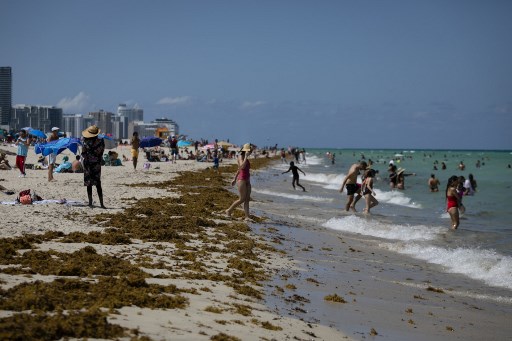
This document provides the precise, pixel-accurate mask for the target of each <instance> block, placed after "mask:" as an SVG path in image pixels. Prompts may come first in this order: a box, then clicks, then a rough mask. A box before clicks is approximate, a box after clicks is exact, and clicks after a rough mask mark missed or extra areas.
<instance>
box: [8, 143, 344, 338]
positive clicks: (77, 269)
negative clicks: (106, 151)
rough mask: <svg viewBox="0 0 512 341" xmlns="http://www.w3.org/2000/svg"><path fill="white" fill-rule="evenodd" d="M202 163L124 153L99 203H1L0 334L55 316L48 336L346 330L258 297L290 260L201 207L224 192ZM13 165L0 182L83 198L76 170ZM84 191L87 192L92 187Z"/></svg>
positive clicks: (49, 195)
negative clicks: (131, 159)
mask: <svg viewBox="0 0 512 341" xmlns="http://www.w3.org/2000/svg"><path fill="white" fill-rule="evenodd" d="M4 149H5V148H4ZM31 154H32V155H31ZM64 154H66V153H64ZM29 156H30V157H34V155H33V153H32V150H31V151H30V152H29ZM61 158H62V155H59V159H58V160H59V161H60V160H61ZM27 163H34V162H33V161H31V160H27ZM139 163H140V167H141V166H142V162H139ZM226 163H228V164H229V163H230V162H226ZM226 163H222V164H221V165H222V167H221V171H225V168H226V167H224V165H225V164H226ZM141 168H142V167H141ZM206 168H211V164H205V163H198V162H195V161H190V162H187V161H178V163H177V164H171V163H167V162H165V163H152V167H151V168H150V169H149V170H148V171H142V170H139V171H137V172H134V171H133V169H132V167H131V164H129V163H128V164H127V165H126V166H124V167H102V185H103V191H104V195H105V205H106V206H107V208H109V209H108V210H103V209H99V208H94V209H90V208H89V207H83V206H80V205H74V206H70V205H66V204H57V203H48V204H42V205H14V206H12V205H0V209H1V213H2V216H3V217H5V219H4V222H3V227H2V228H1V231H2V239H1V242H2V243H3V249H4V250H7V251H8V253H6V252H5V251H4V254H3V255H2V258H1V259H2V262H1V264H2V265H1V266H0V270H1V272H0V286H1V290H2V299H1V300H0V309H2V310H1V312H0V317H1V319H0V325H1V326H2V327H1V328H0V335H2V337H5V338H9V337H14V336H15V335H16V334H12V333H21V335H24V336H23V337H26V338H31V337H35V336H37V334H33V333H38V332H39V333H50V331H52V330H55V329H59V328H60V330H61V334H54V335H53V336H49V337H50V338H52V337H56V338H61V337H79V338H80V337H88V338H103V339H110V338H119V337H122V338H126V337H128V338H130V337H131V338H132V339H134V340H139V339H140V340H147V339H155V340H160V339H173V340H176V339H177V340H181V339H182V340H186V339H197V340H209V339H217V340H237V339H241V340H259V339H261V338H267V339H271V338H274V337H277V338H279V339H283V338H290V339H293V338H296V339H307V338H310V337H312V335H315V337H317V338H320V339H342V338H343V339H348V338H347V337H345V336H344V335H343V334H341V333H340V332H338V331H337V330H335V329H332V328H329V327H325V326H322V325H318V324H311V323H306V322H303V321H301V320H299V319H294V318H289V317H287V316H282V315H278V314H275V313H273V312H272V311H270V310H269V309H268V308H267V307H266V306H265V305H264V301H262V300H261V299H260V298H261V297H262V293H261V290H262V287H261V285H265V283H266V282H265V281H266V280H268V278H269V277H268V276H270V275H271V274H272V273H273V272H279V271H281V269H284V268H287V267H289V266H291V263H290V262H289V261H287V260H285V259H283V257H282V256H281V254H280V253H279V252H276V251H275V250H274V248H273V246H272V243H269V242H267V241H264V240H263V241H262V240H260V238H259V237H258V236H256V235H254V234H253V233H251V232H250V229H249V228H248V227H247V225H245V224H243V223H241V222H239V221H238V220H229V221H226V220H224V219H223V218H222V217H218V216H215V215H212V212H217V211H220V209H219V207H222V208H223V207H224V206H226V205H227V204H228V203H231V202H232V201H233V200H234V198H235V195H234V194H232V193H230V192H229V191H227V190H225V187H226V186H225V185H226V181H225V180H224V179H223V178H222V176H220V175H217V174H216V173H215V172H213V170H211V169H206ZM5 172H8V173H5ZM231 174H232V173H231V172H230V173H229V177H231ZM17 176H18V171H17V170H12V171H2V172H0V178H1V179H3V180H2V181H0V184H1V185H3V186H4V187H6V188H8V189H12V190H14V191H15V192H16V193H18V192H19V191H20V190H23V189H28V188H30V189H32V190H35V191H36V192H37V193H38V195H40V196H42V197H43V198H44V199H55V200H61V199H64V198H65V199H66V200H67V201H77V202H85V201H86V199H85V198H86V197H87V195H86V191H85V188H84V186H82V179H83V175H82V174H73V173H65V174H58V175H56V179H57V181H56V182H51V183H48V182H47V181H46V176H47V171H46V170H27V177H26V178H18V177H17ZM204 184H206V186H205V185H204ZM14 196H15V195H14ZM93 197H94V200H95V201H96V202H97V197H96V193H95V190H94V189H93ZM1 198H2V199H1V200H2V201H6V200H5V199H6V198H7V196H6V195H5V194H2V196H1ZM11 200H12V199H11ZM226 207H227V206H226ZM238 215H240V216H241V215H242V213H241V212H240V211H237V212H235V216H238ZM255 218H256V220H258V219H257V217H255ZM27 290H29V291H32V290H33V291H34V292H37V293H38V294H36V296H31V295H28V296H27V294H26V292H27ZM84 294H85V295H86V296H83V295H84ZM98 295H100V296H98ZM89 296H91V297H96V298H95V299H94V300H92V301H90V300H89V298H88V297H89ZM71 297H75V298H71ZM84 309H85V310H84ZM36 312H37V313H36ZM70 326H71V327H70ZM93 326H96V328H93ZM98 326H101V327H98ZM66 327H67V329H66ZM78 331H80V332H81V334H77V333H78ZM100 331H101V332H100ZM17 335H20V334H17Z"/></svg>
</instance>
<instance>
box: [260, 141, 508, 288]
mask: <svg viewBox="0 0 512 341" xmlns="http://www.w3.org/2000/svg"><path fill="white" fill-rule="evenodd" d="M327 152H330V153H335V154H336V158H335V163H334V164H332V163H331V161H330V160H329V159H328V158H327V157H326V153H327ZM396 154H401V155H403V157H395V155H396ZM363 155H364V158H365V159H366V160H369V159H371V160H372V161H373V162H374V166H373V168H374V169H376V170H378V171H379V176H378V177H377V179H376V181H375V184H374V187H375V189H376V192H377V196H376V198H377V200H379V202H380V204H379V205H378V206H377V207H375V208H374V209H372V215H371V216H367V215H364V214H361V213H357V214H353V213H347V212H345V211H344V205H345V202H346V198H347V196H346V192H344V193H339V189H340V186H341V183H342V181H343V178H344V177H345V175H346V172H347V171H348V169H349V167H350V166H351V165H352V164H353V163H355V162H357V161H359V160H361V159H362V158H363ZM397 158H398V160H397ZM392 159H393V160H394V162H395V164H396V165H397V166H398V167H402V168H405V169H406V173H415V175H414V176H408V177H406V181H405V184H406V188H405V190H403V191H402V190H392V189H390V187H389V184H388V181H387V176H388V173H387V167H388V163H389V161H390V160H392ZM291 160H292V158H291V157H289V159H288V161H291ZM436 160H437V161H438V165H437V167H438V170H433V166H434V162H435V161H436ZM478 160H480V164H481V166H480V167H479V168H478V167H476V163H477V161H478ZM461 161H463V163H464V164H465V165H466V168H465V170H464V171H461V170H459V169H458V165H459V163H460V162H461ZM441 162H445V164H446V166H447V169H446V170H441ZM509 164H512V154H511V152H509V151H506V152H505V151H439V150H437V151H434V150H431V151H428V150H416V151H414V150H408V151H403V150H340V149H329V150H328V149H311V150H307V153H306V162H305V163H303V162H302V163H300V164H298V166H299V167H300V168H301V169H302V170H303V171H304V172H305V173H306V176H303V175H302V174H301V183H302V185H304V186H305V187H306V189H307V192H305V193H304V192H302V191H300V190H297V191H295V190H293V188H292V186H291V176H290V175H289V174H286V175H280V173H281V172H282V171H285V170H287V169H288V164H279V163H278V164H275V165H273V166H271V167H270V168H269V169H267V170H265V171H262V172H259V173H258V174H256V176H254V179H253V182H254V184H253V191H254V197H255V199H256V200H261V201H262V202H268V203H271V204H268V205H266V206H265V205H263V207H264V209H265V210H268V211H269V212H270V211H271V212H272V213H274V214H281V215H282V216H285V217H286V218H287V219H291V220H292V221H296V222H297V225H301V224H302V223H304V222H306V223H308V224H313V225H315V226H320V227H322V228H325V229H331V230H335V231H339V233H340V234H342V233H350V234H357V235H359V236H360V237H363V238H371V239H377V240H379V241H380V244H379V245H380V247H382V248H384V249H387V250H391V251H394V252H397V253H400V254H403V255H405V256H408V257H414V258H417V259H422V260H425V261H427V262H429V263H433V264H439V265H441V266H442V268H443V269H445V271H447V272H454V273H461V274H464V275H466V276H468V277H470V278H473V279H479V280H482V281H483V282H484V283H486V284H487V285H491V286H497V287H503V288H508V289H512V209H511V207H510V201H509V198H510V197H511V196H510V190H511V186H512V185H511V181H510V179H511V175H512V169H510V168H508V165H509ZM432 173H433V174H435V175H436V177H437V178H438V179H439V180H440V181H441V186H440V191H439V192H437V193H431V192H430V191H429V188H428V186H427V182H428V179H429V177H430V174H432ZM469 173H472V174H473V175H474V178H475V180H476V181H477V183H478V187H477V192H476V194H475V195H474V196H466V197H464V199H463V203H464V205H465V206H466V213H465V214H464V215H463V216H462V218H461V224H460V227H459V230H457V231H452V230H450V219H449V216H448V214H447V213H446V203H445V195H444V190H445V188H446V181H447V179H448V178H449V177H450V176H452V175H463V176H465V177H466V178H467V177H468V174H469ZM364 206H365V204H364V201H363V200H361V201H360V202H359V203H358V205H357V209H358V210H359V211H362V209H363V208H364Z"/></svg>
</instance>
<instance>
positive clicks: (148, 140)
mask: <svg viewBox="0 0 512 341" xmlns="http://www.w3.org/2000/svg"><path fill="white" fill-rule="evenodd" d="M161 144H162V139H160V138H158V137H154V136H150V137H145V138H143V139H142V140H140V144H139V147H141V148H148V147H156V146H159V145H161Z"/></svg>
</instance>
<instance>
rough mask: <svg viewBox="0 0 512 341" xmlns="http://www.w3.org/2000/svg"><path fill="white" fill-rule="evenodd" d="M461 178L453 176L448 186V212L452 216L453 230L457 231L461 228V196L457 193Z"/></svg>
mask: <svg viewBox="0 0 512 341" xmlns="http://www.w3.org/2000/svg"><path fill="white" fill-rule="evenodd" d="M458 184H459V178H458V177H457V176H455V175H454V176H452V177H450V178H449V179H448V185H447V186H446V211H447V212H448V213H449V214H450V218H451V220H452V229H454V230H456V229H457V228H458V227H459V206H460V196H459V193H458V192H457V186H458Z"/></svg>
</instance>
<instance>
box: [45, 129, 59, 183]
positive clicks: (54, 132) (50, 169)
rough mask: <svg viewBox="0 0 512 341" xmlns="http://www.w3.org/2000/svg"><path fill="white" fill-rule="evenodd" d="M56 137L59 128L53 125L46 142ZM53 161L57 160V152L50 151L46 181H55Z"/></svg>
mask: <svg viewBox="0 0 512 341" xmlns="http://www.w3.org/2000/svg"><path fill="white" fill-rule="evenodd" d="M58 139H59V128H58V127H53V128H52V134H51V135H50V137H48V139H47V140H46V142H52V141H57V140H58ZM55 162H57V154H55V153H51V154H50V155H48V181H55V179H54V178H53V169H54V168H55Z"/></svg>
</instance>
